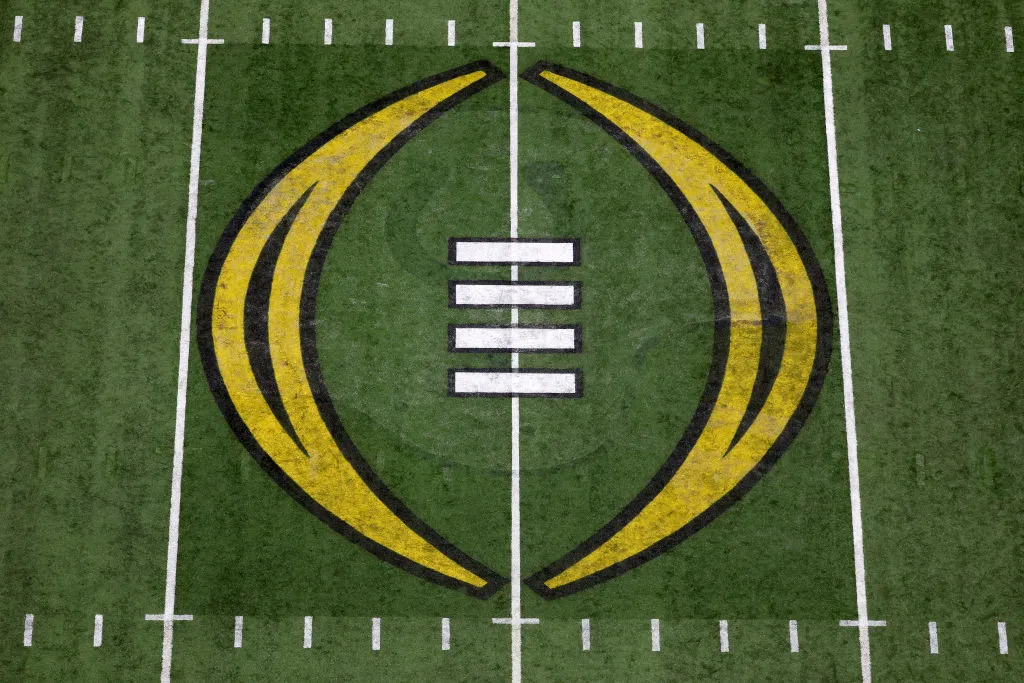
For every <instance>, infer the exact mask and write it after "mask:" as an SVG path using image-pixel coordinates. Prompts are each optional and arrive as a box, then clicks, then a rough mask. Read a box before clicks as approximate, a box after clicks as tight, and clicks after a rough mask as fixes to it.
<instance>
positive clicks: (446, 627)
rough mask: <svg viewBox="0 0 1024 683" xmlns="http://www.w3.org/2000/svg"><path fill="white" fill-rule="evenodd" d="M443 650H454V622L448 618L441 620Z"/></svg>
mask: <svg viewBox="0 0 1024 683" xmlns="http://www.w3.org/2000/svg"><path fill="white" fill-rule="evenodd" d="M441 649H442V650H445V651H447V650H451V649H452V622H451V620H449V619H448V617H445V618H443V619H441Z"/></svg>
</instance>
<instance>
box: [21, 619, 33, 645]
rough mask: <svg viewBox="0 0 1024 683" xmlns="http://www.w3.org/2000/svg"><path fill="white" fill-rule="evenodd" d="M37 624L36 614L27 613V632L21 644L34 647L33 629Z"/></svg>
mask: <svg viewBox="0 0 1024 683" xmlns="http://www.w3.org/2000/svg"><path fill="white" fill-rule="evenodd" d="M35 625H36V615H34V614H26V615H25V634H24V635H23V636H22V638H21V644H22V645H24V646H25V647H32V630H33V629H34V628H35Z"/></svg>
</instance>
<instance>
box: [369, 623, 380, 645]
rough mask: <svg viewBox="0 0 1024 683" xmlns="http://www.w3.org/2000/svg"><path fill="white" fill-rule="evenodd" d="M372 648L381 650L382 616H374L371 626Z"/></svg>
mask: <svg viewBox="0 0 1024 683" xmlns="http://www.w3.org/2000/svg"><path fill="white" fill-rule="evenodd" d="M370 649H371V650H374V651H376V650H380V617H374V618H373V622H372V626H371V627H370Z"/></svg>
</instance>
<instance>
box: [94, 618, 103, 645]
mask: <svg viewBox="0 0 1024 683" xmlns="http://www.w3.org/2000/svg"><path fill="white" fill-rule="evenodd" d="M102 645H103V615H102V614H97V615H96V616H95V617H93V620H92V646H93V647H101V646H102Z"/></svg>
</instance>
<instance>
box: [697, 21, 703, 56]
mask: <svg viewBox="0 0 1024 683" xmlns="http://www.w3.org/2000/svg"><path fill="white" fill-rule="evenodd" d="M697 49H698V50H703V49H704V24H697Z"/></svg>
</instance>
